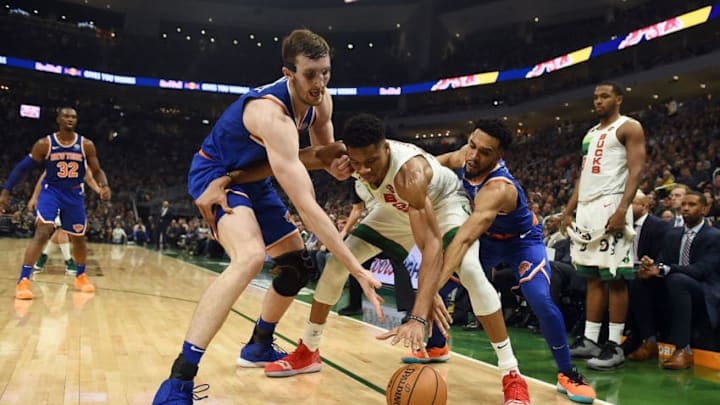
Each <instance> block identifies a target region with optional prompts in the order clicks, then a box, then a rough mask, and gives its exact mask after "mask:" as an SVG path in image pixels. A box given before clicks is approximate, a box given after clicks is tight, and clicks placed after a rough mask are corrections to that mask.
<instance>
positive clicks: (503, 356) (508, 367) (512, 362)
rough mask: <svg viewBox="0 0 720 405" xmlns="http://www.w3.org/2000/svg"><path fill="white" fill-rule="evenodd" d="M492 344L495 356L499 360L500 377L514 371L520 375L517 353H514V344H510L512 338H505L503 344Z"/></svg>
mask: <svg viewBox="0 0 720 405" xmlns="http://www.w3.org/2000/svg"><path fill="white" fill-rule="evenodd" d="M490 344H491V345H492V347H493V349H495V354H496V355H497V358H498V368H499V369H500V375H502V376H504V375H505V374H507V373H509V372H511V371H513V370H515V372H517V373H518V374H520V370H518V361H517V359H516V358H515V353H513V349H512V344H510V338H505V340H503V341H502V342H497V343H492V342H490Z"/></svg>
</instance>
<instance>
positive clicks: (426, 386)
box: [385, 364, 447, 405]
mask: <svg viewBox="0 0 720 405" xmlns="http://www.w3.org/2000/svg"><path fill="white" fill-rule="evenodd" d="M385 399H386V401H387V405H445V403H446V402H447V385H446V384H445V380H444V379H443V378H442V376H441V375H440V373H438V372H437V371H436V370H435V369H434V368H432V367H430V366H426V365H424V364H408V365H406V366H403V367H400V368H399V369H397V371H395V373H394V374H393V375H392V377H390V381H389V382H388V385H387V389H386V390H385Z"/></svg>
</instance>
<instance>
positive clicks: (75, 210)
mask: <svg viewBox="0 0 720 405" xmlns="http://www.w3.org/2000/svg"><path fill="white" fill-rule="evenodd" d="M57 124H58V131H57V132H55V133H53V134H50V135H48V136H45V137H42V138H40V139H38V140H37V142H35V145H33V147H32V150H31V151H30V154H29V155H28V156H25V158H24V159H23V160H21V161H20V163H18V164H17V165H16V166H15V168H13V170H12V172H10V175H9V176H8V178H7V181H6V182H5V185H4V187H3V190H2V193H0V211H4V210H5V208H6V207H7V205H8V203H9V201H10V192H11V191H12V189H13V188H14V187H15V185H17V184H18V183H19V182H20V181H21V180H22V179H23V177H24V176H25V174H26V173H27V172H28V171H29V170H30V169H32V168H33V167H35V166H41V165H43V166H44V169H45V179H44V180H43V184H42V189H41V191H40V194H39V196H38V201H37V209H36V211H35V212H36V218H37V219H36V226H35V236H34V237H33V239H32V241H31V242H30V246H28V248H27V249H26V250H25V257H24V258H23V264H22V269H21V271H20V277H19V278H18V282H17V285H16V286H15V298H17V299H21V300H29V299H32V298H33V293H32V290H31V288H30V287H31V286H30V275H31V274H32V269H33V264H35V262H36V261H37V260H38V258H39V257H40V253H41V252H42V249H43V247H44V246H45V244H46V243H47V241H48V239H50V235H52V233H53V231H54V230H55V217H56V216H58V215H59V216H60V221H61V223H62V229H63V230H64V231H65V232H66V233H67V234H68V235H70V238H71V239H72V243H73V254H74V256H75V263H76V265H77V274H76V276H75V288H77V289H78V290H80V291H83V292H94V291H95V286H93V285H92V283H90V281H89V280H88V278H87V274H85V263H86V260H87V245H86V244H85V227H86V225H87V221H86V218H85V201H84V188H83V182H84V181H85V171H86V167H88V168H89V169H90V173H91V174H92V175H93V177H94V178H95V181H96V182H97V184H98V186H99V187H100V198H101V199H103V200H109V199H110V196H111V192H110V187H109V186H108V182H107V178H106V177H105V172H104V171H103V170H102V168H100V162H99V161H98V158H97V153H96V151H95V144H94V143H93V142H92V141H91V140H89V139H87V138H85V137H84V136H80V135H79V134H78V133H77V132H75V126H76V125H77V112H76V111H75V110H74V109H73V108H69V107H66V108H61V109H60V110H58V115H57Z"/></svg>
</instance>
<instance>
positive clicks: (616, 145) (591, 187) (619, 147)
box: [578, 115, 630, 202]
mask: <svg viewBox="0 0 720 405" xmlns="http://www.w3.org/2000/svg"><path fill="white" fill-rule="evenodd" d="M629 119H630V118H629V117H626V116H624V115H621V116H620V118H618V119H617V120H615V122H613V123H612V124H610V125H608V126H607V127H605V128H600V124H598V125H596V126H594V127H592V128H590V130H589V131H588V132H587V134H586V135H585V138H583V145H582V150H583V163H582V169H581V174H580V186H579V190H578V192H579V194H578V201H580V202H588V201H592V200H594V199H596V198H598V197H601V196H604V195H611V194H622V193H623V192H624V191H625V183H626V182H627V178H628V167H627V150H626V149H625V145H623V144H622V143H620V141H619V140H618V137H617V130H618V128H620V126H621V125H622V124H624V123H625V122H627V121H628V120H629Z"/></svg>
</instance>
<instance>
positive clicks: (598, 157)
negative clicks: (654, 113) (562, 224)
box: [568, 115, 635, 278]
mask: <svg viewBox="0 0 720 405" xmlns="http://www.w3.org/2000/svg"><path fill="white" fill-rule="evenodd" d="M629 119H631V118H629V117H627V116H624V115H621V116H620V117H619V118H618V119H617V120H615V121H614V122H612V123H611V124H609V125H607V126H606V127H604V128H601V127H600V125H596V126H594V127H593V128H591V129H590V130H589V131H588V132H587V134H586V135H585V138H583V145H582V148H583V164H582V170H581V173H580V182H579V185H578V206H577V213H576V216H575V222H574V223H573V227H572V229H570V230H569V232H568V234H569V236H570V240H571V252H570V253H571V256H572V258H573V263H574V264H575V266H576V267H577V269H578V271H581V272H582V271H586V270H587V271H589V272H594V271H597V270H601V273H600V276H601V277H603V278H610V277H615V276H616V275H617V273H618V272H619V273H621V274H622V275H623V276H625V277H626V278H629V277H630V276H631V275H632V273H633V268H632V267H633V262H634V260H633V251H632V247H633V238H634V236H635V231H634V229H633V226H632V220H633V219H632V210H628V211H627V215H626V218H625V223H626V226H625V231H624V232H616V233H613V234H608V233H606V232H605V226H606V225H607V221H608V219H609V218H610V217H611V216H612V215H613V214H614V213H615V211H616V210H617V208H618V205H619V204H620V201H621V199H622V195H623V193H624V192H625V183H626V182H627V178H628V167H627V150H626V148H625V145H623V144H622V143H621V142H620V140H619V139H618V137H617V131H618V129H619V128H620V127H621V126H622V125H623V124H624V123H625V122H627V121H628V120H629ZM605 269H606V270H605Z"/></svg>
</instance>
